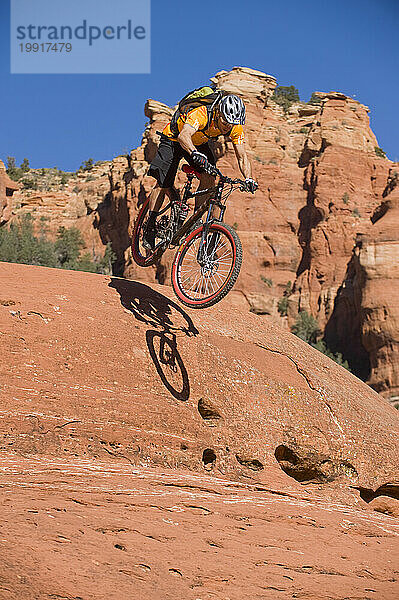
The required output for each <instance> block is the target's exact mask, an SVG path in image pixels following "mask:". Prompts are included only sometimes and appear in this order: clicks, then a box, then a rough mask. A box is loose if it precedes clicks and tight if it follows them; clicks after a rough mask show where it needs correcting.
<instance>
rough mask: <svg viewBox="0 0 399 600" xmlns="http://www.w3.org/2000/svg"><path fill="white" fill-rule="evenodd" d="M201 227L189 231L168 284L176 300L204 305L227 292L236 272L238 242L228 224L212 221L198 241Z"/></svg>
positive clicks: (238, 255) (239, 247)
mask: <svg viewBox="0 0 399 600" xmlns="http://www.w3.org/2000/svg"><path fill="white" fill-rule="evenodd" d="M203 228H204V226H202V227H199V228H198V229H195V230H194V231H193V232H192V233H190V234H189V235H188V236H187V238H186V239H185V240H184V242H183V243H182V245H181V246H180V248H179V250H178V251H177V254H176V256H175V259H174V262H173V266H172V286H173V289H174V292H175V294H176V296H177V297H178V298H179V300H180V302H182V303H183V304H185V305H186V306H190V307H191V308H208V307H209V306H212V305H213V304H216V302H219V301H220V300H222V298H224V297H225V296H226V294H228V293H229V291H230V290H231V288H232V287H233V285H234V284H235V282H236V281H237V277H238V275H239V273H240V269H241V263H242V246H241V241H240V238H239V237H238V235H237V233H236V232H235V231H234V229H233V228H232V227H230V226H229V225H226V224H225V223H212V224H211V225H210V227H209V231H208V234H207V236H206V238H205V240H204V242H203V244H202V245H201V241H202V235H203Z"/></svg>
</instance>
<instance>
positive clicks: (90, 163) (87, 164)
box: [79, 158, 94, 171]
mask: <svg viewBox="0 0 399 600" xmlns="http://www.w3.org/2000/svg"><path fill="white" fill-rule="evenodd" d="M93 167H94V160H93V159H92V158H88V159H87V160H84V161H83V162H82V164H81V165H80V167H79V171H91V170H92V168H93Z"/></svg>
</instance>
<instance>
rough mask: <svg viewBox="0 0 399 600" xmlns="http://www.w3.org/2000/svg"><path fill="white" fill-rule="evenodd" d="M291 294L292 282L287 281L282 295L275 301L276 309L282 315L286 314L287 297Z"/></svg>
mask: <svg viewBox="0 0 399 600" xmlns="http://www.w3.org/2000/svg"><path fill="white" fill-rule="evenodd" d="M291 294H292V283H291V281H287V283H286V285H285V289H284V292H283V297H282V298H280V300H279V301H278V302H277V310H278V312H279V313H280V315H281V316H282V317H286V316H287V314H288V297H289V296H290V295H291Z"/></svg>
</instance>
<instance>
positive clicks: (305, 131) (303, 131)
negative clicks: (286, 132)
mask: <svg viewBox="0 0 399 600" xmlns="http://www.w3.org/2000/svg"><path fill="white" fill-rule="evenodd" d="M299 133H309V128H308V127H301V128H300V130H299Z"/></svg>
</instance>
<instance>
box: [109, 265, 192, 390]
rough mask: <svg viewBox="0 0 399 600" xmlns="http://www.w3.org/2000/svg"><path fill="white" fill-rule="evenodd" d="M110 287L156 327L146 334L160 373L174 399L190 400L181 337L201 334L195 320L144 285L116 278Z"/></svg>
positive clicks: (150, 350)
mask: <svg viewBox="0 0 399 600" xmlns="http://www.w3.org/2000/svg"><path fill="white" fill-rule="evenodd" d="M109 287H112V288H114V289H116V291H117V292H118V293H119V295H120V299H121V304H122V306H124V307H125V308H126V309H127V310H129V311H130V312H131V313H132V314H133V315H134V317H135V318H136V319H137V320H138V321H141V322H142V323H145V324H146V325H149V326H150V327H151V328H152V329H148V330H147V331H146V342H147V347H148V350H149V353H150V356H151V358H152V361H153V363H154V366H155V368H156V370H157V373H158V375H159V377H160V379H161V381H162V383H163V384H164V386H165V387H166V389H167V390H168V391H169V392H170V393H171V394H172V396H174V397H175V398H176V399H177V400H182V401H186V400H188V398H189V396H190V381H189V378H188V373H187V369H186V367H185V366H184V362H183V359H182V357H181V355H180V353H179V351H178V349H177V335H178V334H180V335H186V336H195V335H198V333H199V331H198V329H197V328H196V327H195V325H194V323H193V321H192V320H191V319H190V317H189V316H188V314H187V313H186V312H185V311H184V310H183V309H182V308H181V307H180V306H179V305H178V304H176V303H175V302H173V301H172V300H169V298H167V297H166V296H163V295H162V294H160V293H158V292H156V291H155V290H153V289H152V288H151V287H149V286H148V285H145V284H144V283H138V282H137V281H131V280H128V279H118V278H116V277H113V278H112V279H111V282H110V283H109Z"/></svg>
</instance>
